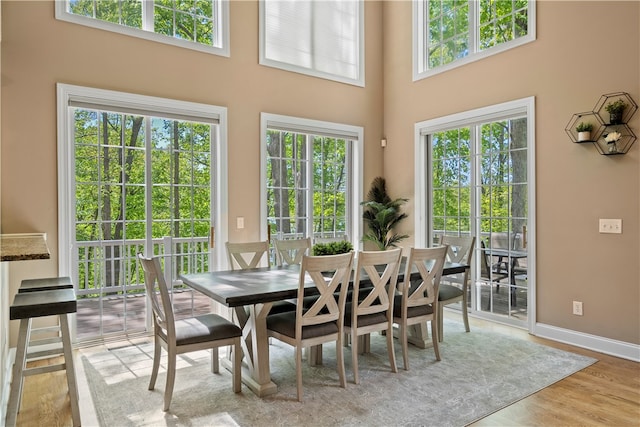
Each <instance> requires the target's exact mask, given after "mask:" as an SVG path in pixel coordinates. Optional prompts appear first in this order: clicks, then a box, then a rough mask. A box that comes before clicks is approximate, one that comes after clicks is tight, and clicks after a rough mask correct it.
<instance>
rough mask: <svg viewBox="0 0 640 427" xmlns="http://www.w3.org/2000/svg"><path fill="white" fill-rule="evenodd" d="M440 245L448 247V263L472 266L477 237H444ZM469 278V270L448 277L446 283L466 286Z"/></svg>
mask: <svg viewBox="0 0 640 427" xmlns="http://www.w3.org/2000/svg"><path fill="white" fill-rule="evenodd" d="M440 243H441V244H443V245H447V246H448V247H449V249H448V250H447V258H446V261H449V262H456V263H459V264H466V265H471V260H472V258H473V249H474V247H475V244H476V238H475V236H447V235H444V236H442V239H440ZM469 279H470V277H469V270H468V269H467V270H465V272H464V273H458V274H450V275H448V276H447V277H446V281H447V282H449V283H459V284H461V285H462V284H466V283H467V282H468V280H469Z"/></svg>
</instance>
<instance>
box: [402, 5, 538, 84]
mask: <svg viewBox="0 0 640 427" xmlns="http://www.w3.org/2000/svg"><path fill="white" fill-rule="evenodd" d="M532 40H535V0H502V1H494V0H475V1H466V0H419V1H416V2H414V45H415V55H416V58H415V61H414V67H415V68H414V80H417V79H420V78H424V77H428V76H429V75H433V74H435V73H438V72H441V71H446V70H449V69H451V68H454V67H456V66H459V65H463V64H466V63H468V62H470V61H474V60H476V59H480V58H483V57H486V56H487V55H492V54H494V53H498V52H502V51H504V50H506V49H511V48H513V47H516V46H519V45H521V44H524V43H527V42H529V41H532Z"/></svg>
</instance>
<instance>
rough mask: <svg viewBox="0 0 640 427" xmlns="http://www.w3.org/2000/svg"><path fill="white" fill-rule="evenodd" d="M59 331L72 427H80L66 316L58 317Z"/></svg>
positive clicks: (76, 386) (76, 384) (76, 385)
mask: <svg viewBox="0 0 640 427" xmlns="http://www.w3.org/2000/svg"><path fill="white" fill-rule="evenodd" d="M60 330H61V332H62V348H63V350H64V363H65V370H66V371H67V385H68V387H69V402H70V403H71V417H72V420H73V425H74V427H76V426H80V408H79V406H78V383H77V381H76V370H75V367H74V364H73V350H72V347H71V337H70V335H69V319H68V318H67V314H66V313H65V314H61V315H60Z"/></svg>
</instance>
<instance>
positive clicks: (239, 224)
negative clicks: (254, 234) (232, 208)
mask: <svg viewBox="0 0 640 427" xmlns="http://www.w3.org/2000/svg"><path fill="white" fill-rule="evenodd" d="M236 228H238V229H242V228H244V217H243V216H239V217H237V218H236Z"/></svg>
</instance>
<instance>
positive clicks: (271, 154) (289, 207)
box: [266, 129, 349, 235]
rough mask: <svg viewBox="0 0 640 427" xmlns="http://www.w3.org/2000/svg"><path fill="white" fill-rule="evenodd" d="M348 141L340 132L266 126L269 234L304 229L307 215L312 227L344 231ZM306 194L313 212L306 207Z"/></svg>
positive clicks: (327, 231)
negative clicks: (335, 134) (328, 134)
mask: <svg viewBox="0 0 640 427" xmlns="http://www.w3.org/2000/svg"><path fill="white" fill-rule="evenodd" d="M309 144H311V147H310V148H311V150H308V148H309V147H308V145H309ZM348 146H349V142H348V141H347V140H344V139H339V138H330V137H321V136H312V135H309V136H308V135H305V134H299V133H293V132H286V131H281V130H273V129H269V130H267V147H266V148H267V153H268V156H267V183H266V184H267V217H268V222H269V224H270V226H271V232H272V233H273V234H284V235H287V234H293V233H298V234H301V233H304V232H306V230H307V221H309V218H310V217H313V224H312V228H313V231H314V233H321V234H324V233H329V234H341V233H342V234H344V232H345V231H346V221H347V198H348V196H349V192H348V187H347V176H348V173H347V172H348V159H347V151H348ZM309 151H311V158H310V159H309V156H308V153H309ZM310 171H311V176H312V179H313V181H312V186H311V188H309V187H310V186H309V184H308V182H307V179H306V177H307V174H308V173H309V172H310ZM309 197H311V201H312V209H313V212H307V211H308V209H307V207H308V198H309Z"/></svg>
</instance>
